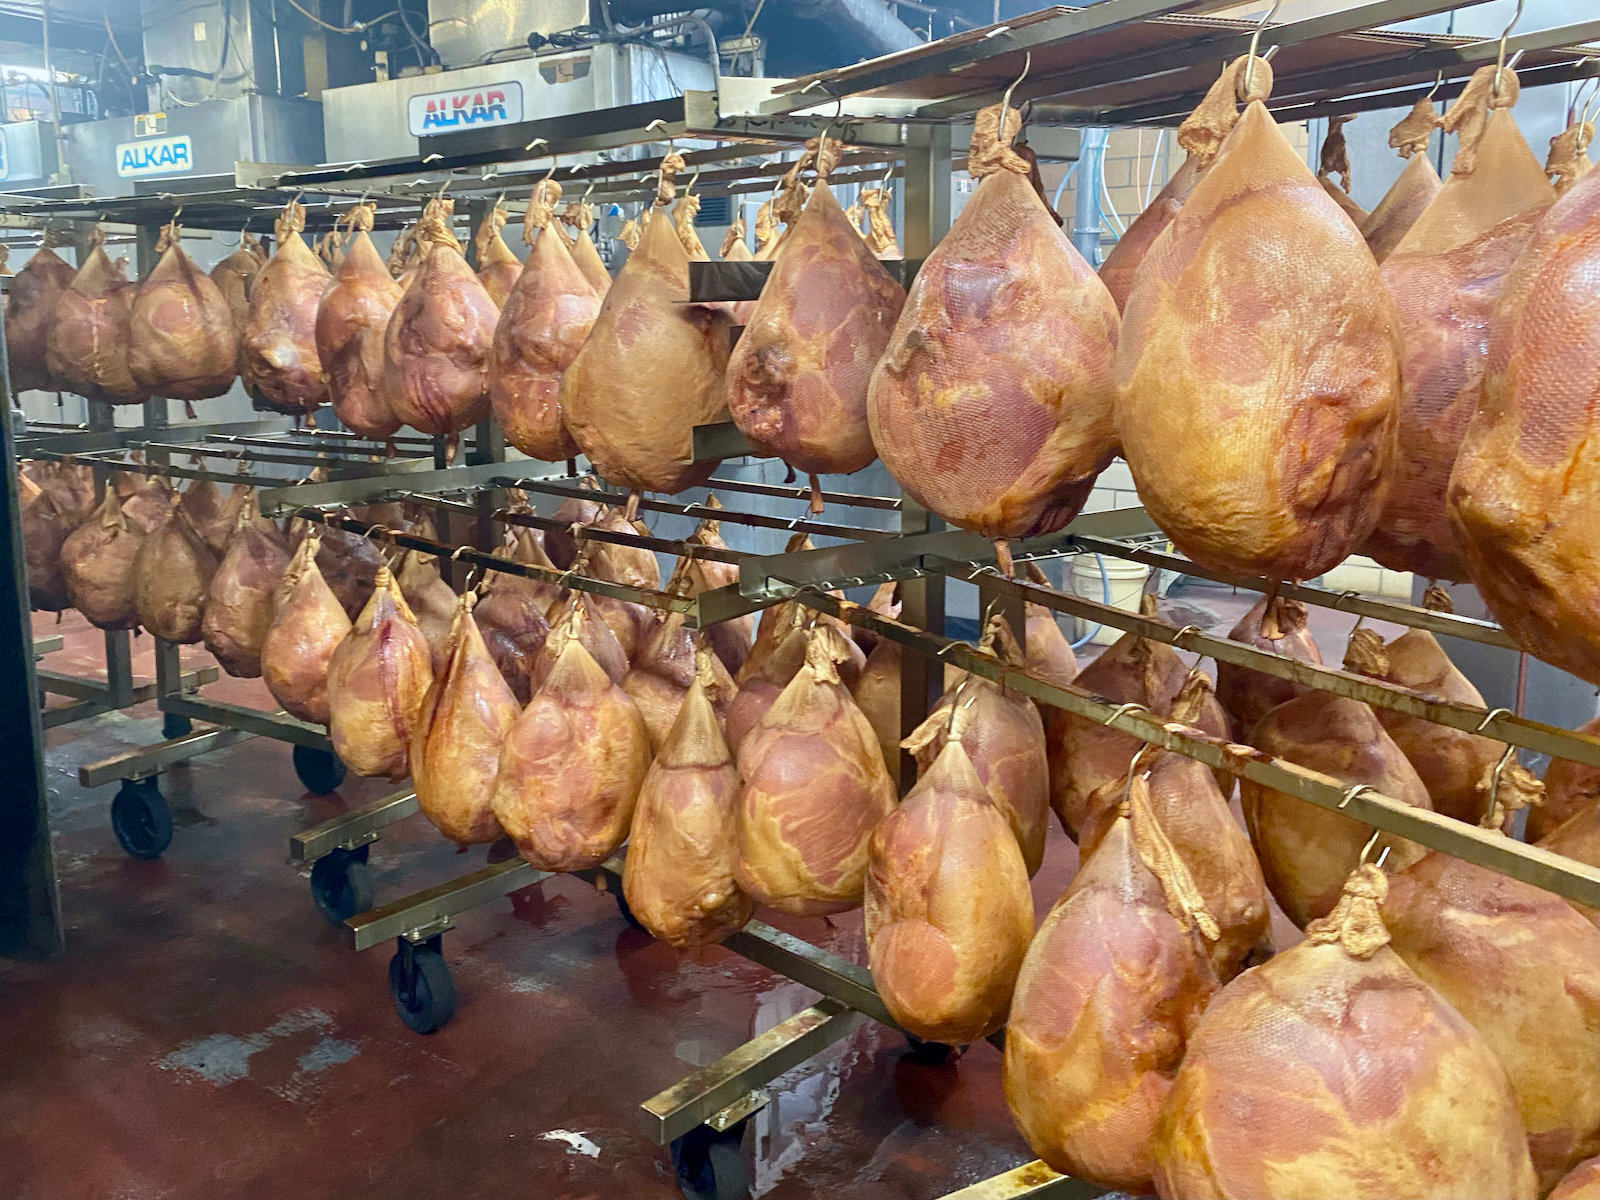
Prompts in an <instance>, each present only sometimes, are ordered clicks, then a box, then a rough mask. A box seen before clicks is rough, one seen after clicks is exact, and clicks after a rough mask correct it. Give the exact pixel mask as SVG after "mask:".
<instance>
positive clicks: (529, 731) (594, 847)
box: [494, 607, 650, 871]
mask: <svg viewBox="0 0 1600 1200" xmlns="http://www.w3.org/2000/svg"><path fill="white" fill-rule="evenodd" d="M592 620H593V618H592V617H589V616H587V615H586V613H585V610H584V609H583V608H582V607H574V608H573V609H572V610H571V615H570V616H569V617H568V618H567V623H566V625H565V626H564V627H563V628H562V630H561V634H562V637H561V650H560V652H559V654H558V655H557V657H556V661H555V665H554V666H553V667H552V668H551V669H550V674H549V676H548V677H547V678H546V679H545V680H544V682H543V683H542V684H541V685H540V687H539V690H538V692H536V693H535V694H534V697H533V699H532V700H530V701H529V702H528V707H527V708H525V709H523V711H522V715H521V716H519V717H518V718H517V719H516V721H515V722H514V723H513V724H512V726H511V728H510V729H509V730H508V731H507V732H506V737H505V744H504V746H503V747H502V748H501V751H500V776H499V779H498V781H497V782H496V784H495V792H494V812H495V816H496V817H498V818H499V820H500V824H501V826H502V827H503V828H504V829H505V831H506V833H508V834H509V835H510V836H511V840H512V841H513V842H515V843H516V845H517V850H518V851H519V852H520V853H521V854H522V857H523V858H525V859H527V860H528V861H529V862H530V863H532V864H533V865H534V866H535V867H537V868H538V869H539V870H541V871H581V870H583V869H584V868H586V867H594V866H598V865H599V864H600V863H602V862H604V861H605V860H606V859H607V858H609V857H610V856H611V855H612V854H614V853H615V852H616V850H617V847H619V846H620V845H622V843H623V841H624V840H626V838H627V836H628V828H629V825H630V824H631V823H632V821H633V810H634V805H635V803H636V802H637V800H638V797H639V788H640V786H641V785H642V784H643V782H644V777H645V772H646V770H647V769H648V768H649V766H650V734H649V731H648V730H646V729H645V724H644V718H642V717H641V716H640V715H639V710H638V709H637V708H635V707H634V704H633V701H632V700H630V699H628V695H627V693H626V692H624V691H623V690H622V689H621V688H619V687H618V686H617V685H616V684H615V683H613V682H612V680H611V678H610V676H608V675H607V674H606V672H605V671H604V670H603V669H602V668H601V666H600V664H598V663H597V662H595V660H594V658H593V657H592V656H591V655H590V654H589V652H588V650H586V649H585V648H584V644H583V640H582V638H581V637H580V636H579V634H578V629H579V628H580V627H581V626H582V625H584V624H586V623H589V622H591V621H592ZM552 640H555V639H554V638H552Z"/></svg>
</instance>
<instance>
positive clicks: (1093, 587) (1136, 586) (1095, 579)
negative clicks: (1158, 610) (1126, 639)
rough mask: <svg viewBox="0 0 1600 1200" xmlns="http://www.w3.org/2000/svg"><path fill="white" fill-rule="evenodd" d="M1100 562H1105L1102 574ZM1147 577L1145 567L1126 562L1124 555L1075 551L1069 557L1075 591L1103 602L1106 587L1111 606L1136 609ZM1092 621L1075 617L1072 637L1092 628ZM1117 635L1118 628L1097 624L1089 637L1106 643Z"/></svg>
mask: <svg viewBox="0 0 1600 1200" xmlns="http://www.w3.org/2000/svg"><path fill="white" fill-rule="evenodd" d="M1102 561H1103V562H1104V563H1105V575H1104V576H1103V577H1102V576H1101V574H1100V564H1101V562H1102ZM1149 578H1150V568H1149V567H1147V566H1145V565H1144V564H1143V563H1136V562H1129V561H1128V560H1127V559H1125V558H1112V557H1111V556H1110V555H1101V556H1100V557H1099V558H1096V556H1095V555H1093V554H1079V555H1077V556H1076V557H1074V558H1073V560H1072V590H1073V592H1074V593H1075V594H1077V595H1079V596H1082V597H1083V598H1084V599H1085V600H1094V601H1096V602H1097V603H1105V594H1106V591H1107V589H1108V588H1109V590H1110V592H1111V600H1110V603H1111V606H1112V607H1113V608H1121V609H1126V610H1127V611H1128V612H1138V611H1139V597H1140V595H1141V594H1143V592H1144V585H1145V580H1147V579H1149ZM1094 624H1095V623H1094V622H1093V621H1085V620H1083V619H1082V618H1081V617H1080V618H1078V619H1077V621H1076V629H1077V634H1076V637H1077V638H1081V637H1082V636H1083V635H1084V634H1085V633H1087V632H1088V631H1089V630H1090V629H1093V628H1094ZM1121 636H1122V630H1120V629H1118V628H1116V627H1115V626H1113V625H1101V626H1100V628H1099V630H1098V631H1097V632H1096V633H1095V635H1094V637H1093V639H1092V640H1093V641H1094V642H1095V643H1096V644H1097V645H1101V646H1109V645H1110V644H1111V643H1112V642H1114V641H1116V640H1117V639H1118V638H1119V637H1121ZM1074 640H1076V638H1074Z"/></svg>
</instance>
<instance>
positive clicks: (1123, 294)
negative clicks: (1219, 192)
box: [1100, 135, 1210, 313]
mask: <svg viewBox="0 0 1600 1200" xmlns="http://www.w3.org/2000/svg"><path fill="white" fill-rule="evenodd" d="M1179 144H1180V145H1182V144H1183V141H1182V137H1181V135H1180V137H1179ZM1185 148H1187V147H1185ZM1205 161H1210V160H1209V159H1207V160H1205ZM1203 169H1204V162H1202V160H1201V157H1200V155H1199V154H1197V153H1196V152H1195V151H1193V150H1190V151H1189V154H1188V156H1187V157H1186V158H1184V160H1183V165H1182V166H1180V167H1179V168H1178V169H1177V170H1176V171H1175V172H1173V175H1172V178H1171V179H1169V180H1167V185H1166V186H1165V187H1164V188H1162V189H1161V190H1160V191H1159V192H1158V193H1156V198H1155V199H1154V200H1152V201H1150V203H1149V204H1147V205H1145V209H1144V211H1143V212H1142V213H1140V214H1139V215H1138V216H1137V217H1136V218H1134V222H1133V224H1132V225H1129V226H1128V231H1127V232H1126V233H1124V234H1123V235H1122V236H1121V237H1119V238H1118V239H1117V244H1116V245H1115V246H1113V247H1111V253H1110V254H1107V255H1106V260H1105V262H1103V263H1101V264H1100V281H1101V282H1102V283H1104V284H1105V285H1106V290H1107V291H1108V292H1110V293H1111V298H1112V299H1113V300H1115V301H1116V302H1117V311H1118V312H1119V313H1120V312H1121V311H1122V310H1123V309H1124V308H1126V307H1127V305H1128V293H1129V292H1130V291H1132V290H1133V276H1134V272H1136V271H1137V270H1138V269H1139V264H1140V263H1142V262H1143V261H1144V256H1145V255H1146V254H1148V253H1149V252H1150V247H1151V245H1152V244H1154V242H1155V240H1156V238H1158V237H1159V236H1160V235H1161V231H1162V230H1164V229H1166V227H1167V226H1168V225H1170V224H1172V218H1173V217H1175V216H1177V215H1178V210H1179V209H1180V208H1182V207H1183V202H1184V201H1185V200H1187V199H1188V198H1189V193H1190V192H1192V191H1194V185H1195V183H1196V182H1197V181H1198V180H1199V178H1200V172H1201V171H1202V170H1203Z"/></svg>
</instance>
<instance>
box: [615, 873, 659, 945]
mask: <svg viewBox="0 0 1600 1200" xmlns="http://www.w3.org/2000/svg"><path fill="white" fill-rule="evenodd" d="M616 888H617V890H616V891H615V892H614V893H613V895H614V896H615V897H616V901H617V911H618V912H619V913H621V914H622V919H623V920H624V921H626V922H627V923H628V926H629V928H631V929H637V930H638V931H639V932H640V933H646V934H650V936H651V937H654V936H655V934H653V933H650V931H649V930H648V929H646V928H645V927H644V926H643V925H641V924H640V923H639V918H638V917H636V916H634V915H633V909H631V908H629V907H628V900H627V897H626V896H624V895H623V894H622V885H621V884H620V883H619V884H617V885H616Z"/></svg>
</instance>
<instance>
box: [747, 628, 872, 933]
mask: <svg viewBox="0 0 1600 1200" xmlns="http://www.w3.org/2000/svg"><path fill="white" fill-rule="evenodd" d="M852 649H855V647H854V646H853V644H851V643H850V642H849V639H847V638H846V637H845V636H844V634H842V633H841V632H840V631H839V630H838V629H837V628H835V627H834V626H832V625H821V624H819V625H818V626H817V627H816V628H815V629H814V630H813V631H812V632H811V634H810V635H809V638H808V642H807V645H806V660H805V665H804V666H803V667H801V668H800V670H799V671H798V672H797V673H796V675H795V677H794V678H793V679H792V680H791V681H790V682H789V686H788V687H786V688H784V690H783V694H782V695H780V696H779V697H778V699H777V701H776V702H774V704H773V705H772V707H771V708H769V709H768V710H767V712H766V715H765V716H763V717H762V718H761V721H760V723H759V724H758V725H756V727H755V728H754V729H752V730H751V731H750V733H749V735H748V736H747V737H746V738H745V739H744V741H743V743H741V744H740V746H739V747H738V749H737V751H736V753H737V756H738V762H739V778H740V780H741V781H742V783H743V789H742V791H741V792H740V795H739V813H738V820H737V828H738V837H739V861H738V867H737V877H738V880H739V886H740V888H742V889H743V890H744V891H745V892H746V893H747V894H748V895H750V896H751V897H753V898H754V899H755V900H756V901H758V902H759V903H762V904H767V905H770V906H771V907H773V908H776V909H777V910H779V911H780V912H786V913H790V914H792V915H794V916H821V915H824V914H827V913H836V912H844V911H845V910H847V909H851V908H858V907H859V906H860V905H861V903H862V897H863V894H864V888H865V886H866V872H867V854H868V842H869V841H870V839H871V836H872V830H873V828H874V827H875V826H876V825H877V823H878V822H879V821H880V820H882V819H883V818H884V817H885V816H887V815H888V814H889V813H890V812H891V811H893V809H894V804H895V788H894V784H893V782H892V781H891V780H890V778H889V773H888V772H887V771H886V770H885V769H884V766H883V755H882V753H881V752H880V751H879V749H878V742H877V738H876V737H875V736H874V735H873V732H872V726H871V725H869V724H867V719H866V718H865V717H864V716H862V715H861V710H860V709H858V708H857V707H856V705H855V701H853V700H852V699H851V698H850V693H849V692H848V691H847V690H846V689H845V686H844V684H843V683H841V682H840V678H839V669H838V665H839V664H840V663H841V662H844V661H845V659H846V657H847V655H848V653H849V651H850V650H852ZM857 652H858V653H859V651H857Z"/></svg>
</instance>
